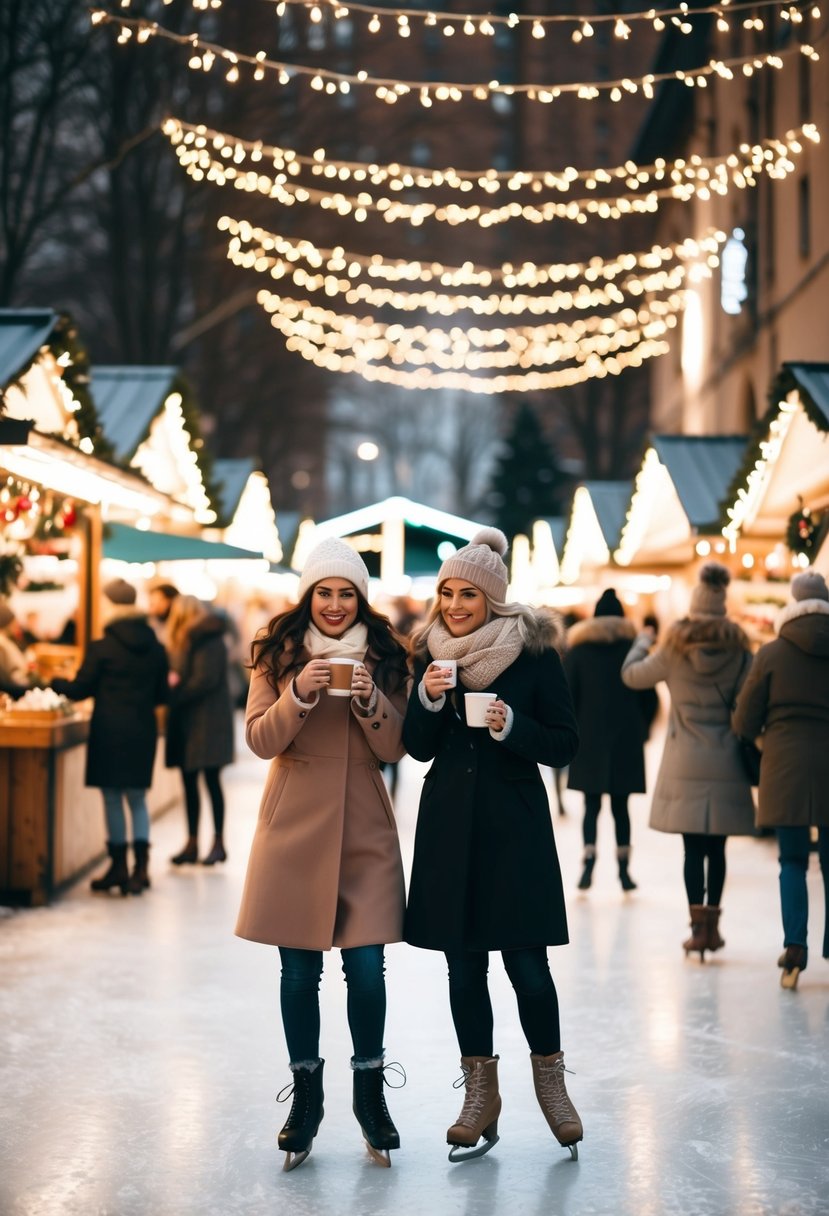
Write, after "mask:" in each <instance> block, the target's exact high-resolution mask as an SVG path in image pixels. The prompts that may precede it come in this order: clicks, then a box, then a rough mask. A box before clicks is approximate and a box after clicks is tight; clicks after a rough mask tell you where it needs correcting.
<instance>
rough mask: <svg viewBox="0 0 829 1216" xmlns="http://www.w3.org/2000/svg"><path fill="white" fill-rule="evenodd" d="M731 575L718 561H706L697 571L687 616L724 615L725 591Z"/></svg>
mask: <svg viewBox="0 0 829 1216" xmlns="http://www.w3.org/2000/svg"><path fill="white" fill-rule="evenodd" d="M730 582H731V575H730V574H729V573H728V570H727V569H726V568H725V566H723V565H722V564H721V563H720V562H706V563H705V565H704V566H702V567H701V569H700V572H699V582H698V583H697V585H696V587H695V588H694V590H693V591H692V592H691V609H690V612H689V616H695V617H709V616H725V615H726V612H725V591H726V587H727V586H728V584H729V583H730Z"/></svg>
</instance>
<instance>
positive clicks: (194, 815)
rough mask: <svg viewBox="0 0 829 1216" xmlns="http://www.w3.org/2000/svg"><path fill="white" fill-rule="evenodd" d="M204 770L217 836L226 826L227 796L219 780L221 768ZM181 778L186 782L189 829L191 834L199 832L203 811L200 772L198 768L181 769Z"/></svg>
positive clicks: (185, 799) (185, 798) (185, 793)
mask: <svg viewBox="0 0 829 1216" xmlns="http://www.w3.org/2000/svg"><path fill="white" fill-rule="evenodd" d="M202 771H203V772H204V783H205V785H206V786H207V792H208V794H209V795H210V805H211V807H212V808H213V830H214V831H215V833H216V835H217V836H221V834H222V832H223V831H224V826H225V797H224V794H223V793H222V783H221V781H220V780H219V773H220V772H221V769H219V768H206V769H203V770H202ZM181 779H182V781H183V782H184V805H185V807H186V808H187V830H188V832H189V833H190V835H191V836H198V834H199V817H200V813H201V799H200V797H199V772H198V769H192V770H191V771H185V770H184V769H182V771H181Z"/></svg>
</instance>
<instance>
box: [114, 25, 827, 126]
mask: <svg viewBox="0 0 829 1216" xmlns="http://www.w3.org/2000/svg"><path fill="white" fill-rule="evenodd" d="M92 20H93V22H94V23H95V24H100V23H104V24H114V25H117V26H119V27H120V33H119V36H118V39H117V40H118V41H119V42H122V41H126V40H128V39H129V38H130V37H131V36H132V34H133V32H140V31H145V30H146V31H149V33H150V34H151V35H153V36H155V37H159V38H164V39H167V40H168V41H170V42H173V43H176V44H177V45H179V46H186V47H187V48H188V49H189V51H190V58H189V60H188V67H189V68H190V69H191V70H192V71H205V72H208V71H210V70H211V69H212V68H213V67H214V66H215V64H216V63H217V62H218V61H219V60H222V61H224V62H229V63H230V64H231V67H230V69H229V71H228V72H227V74H226V79H227V80H228V81H229V82H231V83H233V82H235V81H237V80H238V79H239V78H240V73H239V67H240V65H243V64H244V65H245V66H247V67H252V68H254V69H255V71H254V79H263V78H264V76H265V75H266V74H267V73H270V74H271V75H272V76H275V77H276V79H277V81H278V83H279V84H280V85H283V86H284V85H287V84H289V83H290V82H291V81H292V80H295V79H299V78H303V79H306V78H307V79H308V82H309V84H310V87H311V88H312V89H315V90H316V91H318V92H319V91H324V92H326V93H328V94H332V95H334V94H338V93H339V94H346V93H348V92H350V90H351V88H352V86H368V87H370V88H373V89H374V93H375V96H376V97H377V98H378V99H379V100H381V101H384V102H387V103H388V104H389V105H394V104H396V103H397V102H398V101H399V100H400V99H401V98H402V97H407V96H411V95H415V96H416V97H417V98H418V100H419V101H420V103H421V105H423V106H426V107H430V106H431V105H433V104H434V103H435V102H459V101H462V100H463V99H464V98H465V97H467V98H473V99H474V100H476V101H489V100H491V98H492V97H494V96H505V97H513V96H515V95H516V94H518V95H520V96H523V97H525V98H526V99H527V100H528V101H533V102H539V103H541V104H550V103H551V102H554V101H556V100H557V99H558V98H559V97H562V96H565V95H572V96H575V97H577V98H578V99H579V100H582V101H594V100H595V99H596V98H598V97H601V96H602V95H603V94H607V95H608V96H609V97H610V100H611V101H613V102H618V101H621V99H622V97H624V96H625V94H637V93H639V92H640V91H641V92H642V94H643V95H644V96H645V97H646V98H648V99H652V98H653V96H654V86H655V85H656V84H659V83H661V82H662V81H666V80H678V81H681V82H682V83H683V84H685V85H687V86H688V88H704V87H705V86H706V85H707V83H708V80H709V78H711V77H719V78H721V79H724V80H733V79H734V69H740V70H742V72H743V74H744V75H746V76H753V75H754V74H755V73H756V72H759V71H761V70H763V69H764V68H774V69H775V70H778V71H779V70H780V69H781V68H782V67H783V63H784V59H785V58H786V57H787V56H791V55H796V54H803V55H806V56H807V57H808V58H810V59H812V60H817V59H819V58H820V56H819V55H818V52H817V51H816V50H815V48H814V47H812V46H808V45H805V44H800V45H797V46H795V47H792V48H789V49H788V50H787V51H784V52H783V53H782V54H781V55H775V54H771V53H763V54H756V55H743V56H738V57H736V58H731V59H711V60H709V61H708V63H706V64H701V65H700V66H699V67H695V68H690V69H676V70H674V71H672V72H652V73H649V74H647V75H645V76H639V77H623V78H621V79H617V80H598V81H581V82H579V81H571V82H568V83H562V84H539V83H518V84H500V83H499V82H498V81H496V80H491V81H488V82H486V83H485V82H477V83H457V82H449V81H440V82H436V81H412V80H397V79H393V78H391V77H374V76H372V77H369V74H368V72H366V71H360V72H358V73H356V74H351V73H346V72H334V71H331V70H329V69H327V68H319V67H311V66H307V65H305V64H296V63H285V62H282V61H279V60H273V59H268V58H266V56H265V54H264V52H262V51H259V52H258V53H257V54H255V55H243V54H241V53H238V52H236V51H231V50H228V48H227V47H223V46H219V45H218V44H216V43H211V42H206V41H204V40H203V39H201V38H199V37H198V35H197V34H177V33H175V32H174V31H172V30H168V29H166V28H165V27H164V26H162V25H159V24H158V23H157V22H151V21H145V20H143V19H140V18H126V17H122V16H120V15H119V16H116V15H115V14H111V13H108V12H106V11H105V10H102V9H97V10H95V11H94V12H93V14H92Z"/></svg>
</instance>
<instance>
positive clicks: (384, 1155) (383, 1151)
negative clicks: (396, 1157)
mask: <svg viewBox="0 0 829 1216" xmlns="http://www.w3.org/2000/svg"><path fill="white" fill-rule="evenodd" d="M366 1150H367V1152H368V1155H369V1157H371V1159H372V1161H373V1162H374V1163H375V1165H381V1166H382V1167H383V1168H384V1169H387V1170H390V1169H391V1156H390V1155H389V1150H388V1149H387V1148H375V1147H374V1145H373V1144H369V1142H368V1140H366Z"/></svg>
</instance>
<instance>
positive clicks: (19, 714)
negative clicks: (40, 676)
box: [3, 688, 75, 726]
mask: <svg viewBox="0 0 829 1216" xmlns="http://www.w3.org/2000/svg"><path fill="white" fill-rule="evenodd" d="M74 713H75V706H74V705H73V703H72V702H71V701H70V700H69V699H68V698H67V697H61V696H59V695H58V694H57V693H56V692H54V691H53V690H52V689H51V688H30V689H29V690H28V691H27V692H24V694H23V696H22V697H20V698H19V700H17V701H12V699H11V698H10V697H6V696H4V705H3V717H4V718H5V720H6V722H10V723H16V724H17V725H20V726H22V725H29V724H33V723H36V722H57V721H58V719H60V718H71V717H72V716H73V715H74Z"/></svg>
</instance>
